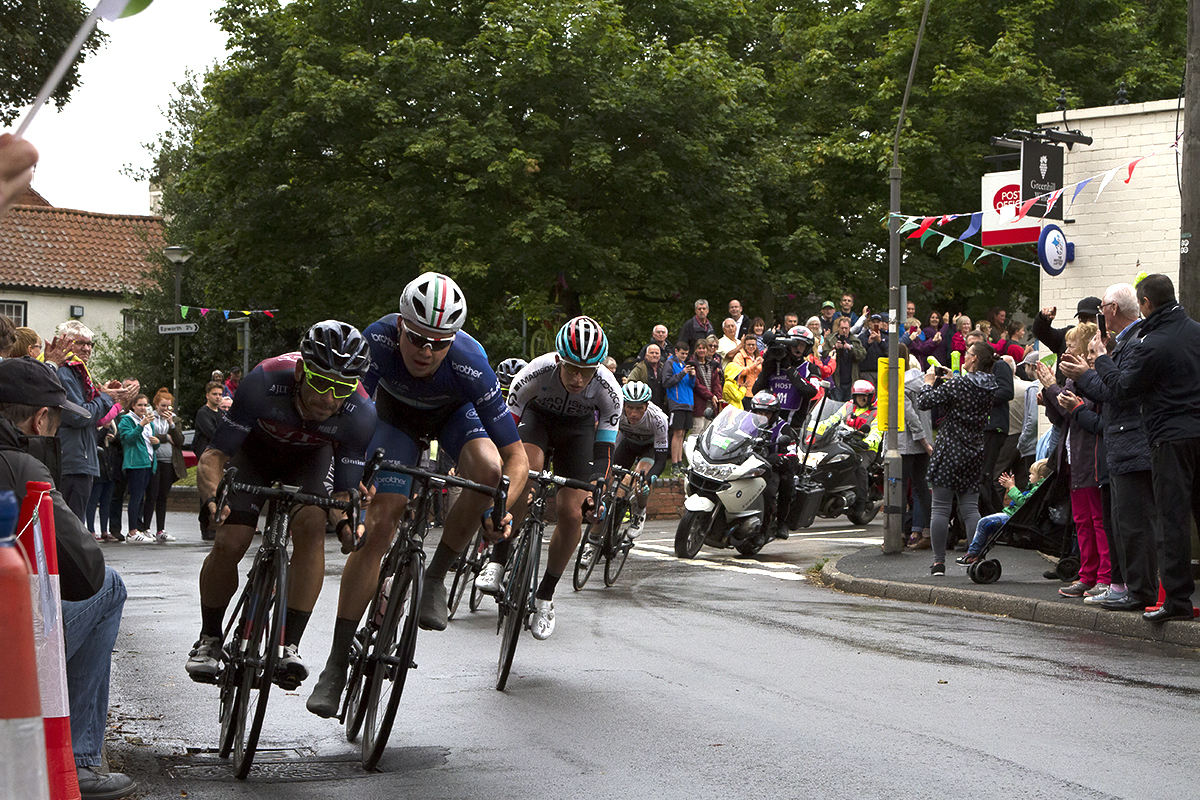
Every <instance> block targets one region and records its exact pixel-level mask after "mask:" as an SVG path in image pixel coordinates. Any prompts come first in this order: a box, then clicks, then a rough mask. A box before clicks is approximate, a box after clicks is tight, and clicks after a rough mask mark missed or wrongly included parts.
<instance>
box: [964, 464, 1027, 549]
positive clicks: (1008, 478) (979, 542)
mask: <svg viewBox="0 0 1200 800" xmlns="http://www.w3.org/2000/svg"><path fill="white" fill-rule="evenodd" d="M1049 475H1050V462H1049V460H1048V459H1045V458H1043V459H1042V460H1041V461H1035V462H1033V464H1032V465H1030V467H1029V488H1028V489H1026V490H1025V491H1024V492H1022V491H1021V490H1020V489H1018V488H1017V487H1016V485H1015V481H1014V480H1013V476H1012V473H1009V472H1006V473H1004V474H1003V475H1001V476H1000V485H1001V486H1003V487H1004V488H1005V490H1006V491H1005V498H1006V499H1007V500H1008V505H1006V506H1005V507H1004V510H1003V511H1000V512H997V513H995V514H989V515H988V516H986V517H984V518H982V519H981V520H979V525H978V526H976V528H975V534H974V535H973V536H972V537H971V543H970V544H969V545H968V546H967V552H966V553H965V554H964V555H961V556H959V557H958V558H957V559H955V561H956V563H959V564H962V565H963V566H968V565H970V564H974V563H975V562H976V561H978V560H979V559H980V558H981V557H982V556H981V554H982V552H983V550H984V546H985V545H990V544H994V543H995V540H996V539H997V538H999V536H1000V528H1002V527H1003V526H1004V523H1006V522H1008V520H1009V518H1010V517H1011V516H1012V515H1013V514H1014V513H1016V511H1017V509H1018V508H1020V507H1021V506H1023V505H1024V504H1025V501H1026V500H1028V499H1029V498H1030V497H1032V496H1033V493H1034V492H1035V491H1037V489H1038V487H1039V486H1041V485H1042V482H1043V481H1044V480H1046V478H1047V477H1049ZM989 540H990V541H989ZM989 549H990V547H989Z"/></svg>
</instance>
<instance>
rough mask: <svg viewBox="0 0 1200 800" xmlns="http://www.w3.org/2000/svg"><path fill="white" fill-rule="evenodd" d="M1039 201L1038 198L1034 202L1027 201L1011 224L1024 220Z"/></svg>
mask: <svg viewBox="0 0 1200 800" xmlns="http://www.w3.org/2000/svg"><path fill="white" fill-rule="evenodd" d="M1037 201H1038V199H1037V198H1036V197H1035V198H1033V199H1032V200H1026V201H1025V203H1024V205H1022V206H1021V210H1020V211H1018V212H1017V215H1016V216H1015V217H1013V218H1012V219H1011V220H1010V222H1016V221H1017V220H1020V219H1024V217H1025V215H1026V214H1028V213H1029V209H1031V208H1033V204H1034V203H1036V202H1037Z"/></svg>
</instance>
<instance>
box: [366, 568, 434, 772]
mask: <svg viewBox="0 0 1200 800" xmlns="http://www.w3.org/2000/svg"><path fill="white" fill-rule="evenodd" d="M422 566H423V565H422V563H421V559H420V558H417V557H409V558H408V559H406V560H405V562H404V566H403V567H402V568H401V570H400V573H399V574H398V575H397V576H396V578H395V580H394V581H393V582H392V588H391V592H390V593H389V597H388V608H387V611H386V612H385V613H384V615H383V625H381V626H380V628H379V634H378V635H377V636H376V638H375V648H374V652H373V653H372V654H371V655H370V656H369V659H370V660H371V661H372V662H373V663H372V665H371V668H370V679H369V680H367V681H366V683H365V689H364V691H365V694H366V707H367V713H366V717H365V719H364V720H363V740H362V764H363V769H367V770H372V769H374V768H375V765H376V764H378V763H379V759H380V757H381V756H382V755H383V751H384V748H386V747H387V740H388V736H389V735H390V734H391V732H392V723H393V722H395V720H396V709H397V708H398V707H399V705H400V696H401V695H402V694H403V693H404V681H405V678H407V677H408V670H409V668H410V667H412V666H414V664H413V654H414V653H415V652H416V649H417V619H418V617H419V616H420V605H421V584H422V573H423V572H424V570H423V568H422Z"/></svg>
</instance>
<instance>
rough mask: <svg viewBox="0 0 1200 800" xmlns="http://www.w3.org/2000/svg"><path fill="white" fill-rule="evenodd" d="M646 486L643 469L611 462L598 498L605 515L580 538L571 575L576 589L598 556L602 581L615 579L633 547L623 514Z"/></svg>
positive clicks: (585, 577)
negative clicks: (610, 470)
mask: <svg viewBox="0 0 1200 800" xmlns="http://www.w3.org/2000/svg"><path fill="white" fill-rule="evenodd" d="M626 477H629V478H630V480H629V483H625V481H624V479H625V478H626ZM647 488H649V484H648V483H647V481H646V478H645V476H644V475H642V473H640V472H636V471H634V470H628V469H624V468H622V467H618V466H617V465H615V464H614V465H613V467H612V475H611V476H610V477H609V479H608V482H607V483H606V484H605V486H604V492H603V494H602V495H601V498H600V501H601V503H602V504H603V508H604V509H605V516H604V519H602V520H601V521H600V522H593V523H591V524H590V525H588V529H587V531H586V532H585V533H584V535H583V537H582V538H581V539H580V540H579V552H578V553H577V554H576V555H575V573H574V575H573V576H572V578H571V583H572V585H573V586H574V587H575V591H577V592H578V591H579V590H580V589H582V588H583V587H584V585H586V584H587V582H588V578H590V577H591V576H592V570H593V569H595V568H596V563H597V562H598V561H599V560H600V558H601V557H603V558H604V585H605V586H612V585H613V584H614V583H616V582H617V578H618V577H619V576H620V574H621V570H622V569H624V567H625V560H626V559H627V558H628V557H629V551H630V550H632V549H633V539H632V538H631V537H630V536H629V524H630V523H629V521H628V520H626V519H625V515H626V513H629V512H631V511H632V508H633V503H632V498H633V497H635V496H636V494H638V493H640V492H642V491H644V490H645V489H647Z"/></svg>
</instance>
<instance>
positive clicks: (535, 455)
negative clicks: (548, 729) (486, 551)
mask: <svg viewBox="0 0 1200 800" xmlns="http://www.w3.org/2000/svg"><path fill="white" fill-rule="evenodd" d="M555 350H556V352H553V353H546V354H545V355H543V356H538V357H537V358H535V359H534V360H533V361H530V362H529V366H527V367H525V369H523V370H521V371H520V373H518V374H517V377H516V378H514V379H513V383H512V387H511V388H510V389H509V393H508V408H509V410H510V411H511V412H512V415H513V417H514V418H515V419H516V420H517V422H518V426H517V429H518V430H519V431H520V434H521V440H522V441H523V442H524V443H525V452H526V455H527V457H528V459H529V468H530V469H532V470H541V469H543V468H544V467H545V466H546V463H547V461H550V460H552V461H553V465H554V466H553V468H554V472H555V474H556V475H560V476H562V477H565V478H574V479H575V480H580V481H587V480H591V481H593V482H596V483H597V484H598V485H602V484H603V483H604V481H605V480H607V478H608V474H609V472H610V466H611V463H612V449H613V442H614V441H615V440H616V438H617V424H618V422H619V421H620V419H621V387H620V386H619V385H618V383H617V379H616V378H615V377H614V376H613V374H612V372H610V371H609V369H608V368H607V367H605V366H604V359H605V357H606V356H607V355H608V338H607V337H605V335H604V331H603V330H602V329H601V328H600V323H598V322H596V320H594V319H592V318H591V317H575V318H574V319H572V320H571V321H569V322H568V323H566V324H565V325H563V326H562V329H561V330H559V332H558V337H557V339H556V340H555ZM590 499H591V498H590V497H589V495H588V493H587V492H584V491H582V490H579V489H568V488H560V489H559V490H558V493H557V495H556V503H557V513H558V517H557V519H558V523H557V525H555V528H554V533H553V534H552V535H551V537H550V554H549V557H548V558H547V559H546V572H545V574H544V575H543V577H542V582H541V584H540V585H539V586H538V590H537V592H536V595H535V598H534V617H533V625H532V633H533V636H534V638H536V639H546V638H549V636H550V634H551V633H553V632H554V602H553V598H554V589H555V587H557V585H558V579H559V578H560V577H562V573H563V570H565V569H566V568H567V565H568V564H569V563H570V562H571V557H572V556H573V555H574V553H575V548H576V547H577V546H578V545H579V537H580V533H581V525H582V522H583V505H584V503H585V501H590ZM524 505H525V494H524V493H521V504H520V505H514V506H513V507H512V508H513V515H514V516H516V517H517V518H518V519H519V518H520V517H521V516H522V515H523V514H524V511H525V508H524ZM510 547H511V542H510V541H509V540H505V541H502V542H500V543H498V544H497V545H496V546H495V547H494V548H492V558H491V562H490V563H489V564H488V565H487V566H485V567H484V568H483V571H482V572H480V573H479V577H478V578H477V579H476V581H475V586H476V587H477V588H478V589H480V590H481V591H484V592H491V593H494V592H496V591H497V590H498V589H499V587H500V576H501V574H502V573H503V570H504V562H505V561H506V560H507V559H508V551H509V549H510Z"/></svg>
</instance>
